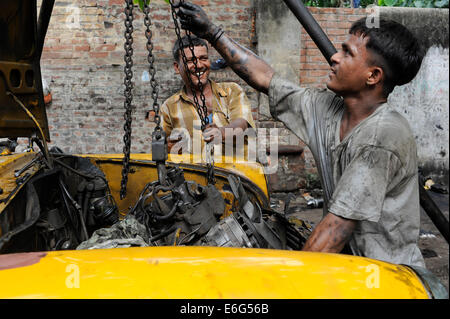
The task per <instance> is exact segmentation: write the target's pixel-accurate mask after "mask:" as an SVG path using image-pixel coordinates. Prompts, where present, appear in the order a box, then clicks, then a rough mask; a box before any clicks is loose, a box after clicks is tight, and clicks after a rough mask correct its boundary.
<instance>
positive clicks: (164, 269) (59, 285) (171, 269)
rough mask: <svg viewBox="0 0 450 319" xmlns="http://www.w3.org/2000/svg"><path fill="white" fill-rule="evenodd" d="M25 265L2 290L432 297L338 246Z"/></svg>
mask: <svg viewBox="0 0 450 319" xmlns="http://www.w3.org/2000/svg"><path fill="white" fill-rule="evenodd" d="M5 256H7V255H0V269H1V268H2V267H1V265H2V258H4V257H5ZM16 256H20V255H16ZM3 264H5V263H3ZM17 265H19V266H20V265H21V266H20V267H17V268H12V269H4V270H0V282H1V285H2V289H0V298H286V299H287V298H358V299H360V298H369V299H371V298H428V294H427V292H426V290H425V288H424V287H423V285H422V283H421V281H420V279H419V278H418V277H417V276H416V275H415V274H414V273H413V271H411V270H410V269H409V268H407V267H404V266H400V265H394V264H389V263H385V262H381V261H376V260H372V259H368V258H362V257H355V256H348V255H338V254H323V253H310V252H294V251H280V250H268V249H248V248H214V247H145V248H144V247H139V248H120V249H119V248H117V249H103V250H82V251H58V252H48V253H47V255H46V256H45V257H42V258H40V259H39V258H37V259H36V260H35V261H34V263H32V264H28V265H26V263H24V262H22V263H20V262H18V263H17ZM9 267H14V263H12V264H11V263H9Z"/></svg>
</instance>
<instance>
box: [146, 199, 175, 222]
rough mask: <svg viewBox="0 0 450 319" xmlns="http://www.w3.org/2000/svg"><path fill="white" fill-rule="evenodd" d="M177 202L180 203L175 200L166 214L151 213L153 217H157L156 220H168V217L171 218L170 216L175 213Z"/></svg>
mask: <svg viewBox="0 0 450 319" xmlns="http://www.w3.org/2000/svg"><path fill="white" fill-rule="evenodd" d="M179 203H180V201H177V202H176V203H175V204H174V205H173V207H172V209H171V210H170V212H169V213H168V214H167V215H158V214H155V215H153V217H154V218H155V219H157V220H160V221H161V220H168V219H169V218H171V217H173V216H174V215H175V213H176V211H177V208H178V205H179Z"/></svg>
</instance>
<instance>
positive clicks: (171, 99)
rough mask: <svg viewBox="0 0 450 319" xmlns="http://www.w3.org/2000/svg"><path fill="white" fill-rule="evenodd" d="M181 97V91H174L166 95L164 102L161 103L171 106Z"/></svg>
mask: <svg viewBox="0 0 450 319" xmlns="http://www.w3.org/2000/svg"><path fill="white" fill-rule="evenodd" d="M180 98H181V91H178V92H176V93H175V94H173V95H171V96H170V97H168V98H167V99H166V100H165V101H164V102H163V105H165V106H167V107H171V106H173V105H175V104H176V103H177V102H178V101H179V100H180Z"/></svg>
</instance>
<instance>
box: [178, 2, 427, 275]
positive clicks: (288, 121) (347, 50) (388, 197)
mask: <svg viewBox="0 0 450 319" xmlns="http://www.w3.org/2000/svg"><path fill="white" fill-rule="evenodd" d="M179 16H180V22H181V24H182V26H183V27H184V28H186V29H189V30H190V31H192V32H193V33H194V34H196V35H197V36H199V37H202V38H205V39H207V40H208V41H209V42H210V43H211V45H213V46H214V48H215V49H216V50H217V51H218V52H219V53H220V54H221V55H222V56H223V57H224V58H225V60H226V61H227V63H228V65H229V66H230V67H231V68H232V69H233V70H234V71H235V72H236V73H237V74H238V75H239V76H240V77H241V78H243V79H244V80H245V81H246V82H247V83H248V84H249V85H251V86H252V87H253V88H255V89H257V90H259V91H261V92H264V93H266V94H268V95H269V102H270V111H271V114H272V116H273V117H274V118H276V119H278V120H280V121H282V122H283V123H284V124H285V125H286V126H287V127H288V128H289V129H290V130H291V131H292V132H294V133H295V134H296V135H297V136H298V137H299V138H300V139H302V140H303V141H304V142H305V143H306V144H307V145H308V146H309V148H310V149H311V152H312V154H313V156H314V158H315V161H316V163H317V167H318V171H319V175H320V178H321V182H322V186H323V188H324V195H325V203H326V205H325V207H324V212H325V214H324V218H323V219H322V221H321V222H320V223H319V224H318V225H317V227H316V228H315V229H314V231H313V232H312V234H311V236H310V238H309V239H308V241H307V242H306V244H305V246H304V247H303V250H307V251H321V252H332V253H339V252H341V251H342V249H343V248H344V246H345V244H347V243H349V245H350V247H351V249H352V252H353V253H354V254H356V255H361V256H366V257H370V258H375V259H379V260H383V261H388V262H392V263H397V264H408V265H416V266H422V267H424V260H423V257H422V255H421V253H420V250H419V248H418V246H417V241H418V238H419V225H420V215H419V214H420V207H419V189H418V172H417V150H416V143H415V140H414V136H413V134H412V132H411V129H410V127H409V125H408V123H407V121H406V120H405V119H404V118H403V117H402V116H401V115H400V114H399V113H397V112H396V111H394V110H393V109H392V108H391V107H390V106H389V105H388V104H387V103H386V102H387V97H388V96H389V94H390V93H391V92H392V90H393V89H394V87H395V86H396V85H403V84H405V83H408V82H410V81H411V80H412V79H413V78H414V77H415V75H416V74H417V72H418V70H419V68H420V65H421V62H422V59H423V51H422V49H421V48H420V46H419V44H418V42H417V40H416V39H415V37H414V36H413V35H412V34H411V33H410V32H409V31H408V30H407V29H406V28H405V27H404V26H402V25H401V24H398V23H396V22H393V21H385V20H380V27H379V28H368V27H366V25H365V19H361V20H359V21H357V22H355V23H354V24H353V25H352V27H351V28H350V32H349V36H348V38H347V40H346V41H345V42H344V43H343V44H342V49H341V50H339V52H337V53H336V54H334V55H333V56H332V58H331V61H332V66H331V72H330V76H329V79H328V81H327V83H326V84H327V88H328V89H329V90H326V89H314V88H300V87H298V86H297V85H295V84H293V83H290V82H287V81H285V80H283V79H281V78H280V77H279V76H278V75H277V74H276V72H275V71H274V70H273V69H272V68H271V67H270V66H269V65H268V64H267V63H265V62H264V61H263V60H261V59H260V58H259V57H258V56H256V55H255V54H254V53H252V52H251V51H250V50H247V49H245V48H243V47H241V46H240V45H239V44H237V43H236V42H234V41H233V40H231V39H230V38H228V37H227V36H226V35H225V34H224V32H223V31H222V30H221V29H220V28H219V27H217V26H215V25H214V24H213V23H211V22H210V21H209V19H208V18H207V16H206V14H205V13H204V11H203V10H202V9H201V8H200V7H199V6H196V5H193V4H190V3H184V4H182V5H181V8H180V12H179Z"/></svg>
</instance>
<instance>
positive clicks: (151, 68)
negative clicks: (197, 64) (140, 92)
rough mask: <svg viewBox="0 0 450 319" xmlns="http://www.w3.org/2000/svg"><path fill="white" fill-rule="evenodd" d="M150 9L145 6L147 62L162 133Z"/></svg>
mask: <svg viewBox="0 0 450 319" xmlns="http://www.w3.org/2000/svg"><path fill="white" fill-rule="evenodd" d="M149 13H150V7H149V6H148V5H147V4H144V25H145V27H146V29H145V37H146V38H147V44H146V47H147V51H148V56H147V61H148V63H149V73H150V75H151V79H150V85H151V87H152V99H153V112H155V119H154V121H155V123H156V127H155V131H161V117H160V115H159V104H158V93H159V86H158V82H157V81H156V79H155V74H156V69H155V64H154V63H155V57H154V55H153V42H152V31H151V29H150V26H151V24H152V21H151V19H150V14H149Z"/></svg>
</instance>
